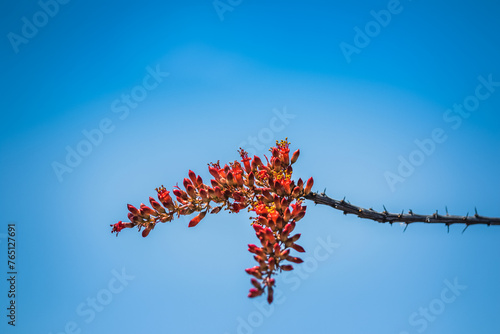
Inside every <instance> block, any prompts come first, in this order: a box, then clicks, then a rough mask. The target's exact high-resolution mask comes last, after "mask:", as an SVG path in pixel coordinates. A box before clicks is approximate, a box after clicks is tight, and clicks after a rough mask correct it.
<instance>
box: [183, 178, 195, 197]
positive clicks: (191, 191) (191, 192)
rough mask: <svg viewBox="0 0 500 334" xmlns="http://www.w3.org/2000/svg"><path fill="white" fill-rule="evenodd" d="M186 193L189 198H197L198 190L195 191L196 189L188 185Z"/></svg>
mask: <svg viewBox="0 0 500 334" xmlns="http://www.w3.org/2000/svg"><path fill="white" fill-rule="evenodd" d="M184 180H186V179H184ZM186 192H187V194H188V195H189V197H191V198H196V197H197V195H196V190H195V189H194V187H193V185H192V184H188V185H187V187H186Z"/></svg>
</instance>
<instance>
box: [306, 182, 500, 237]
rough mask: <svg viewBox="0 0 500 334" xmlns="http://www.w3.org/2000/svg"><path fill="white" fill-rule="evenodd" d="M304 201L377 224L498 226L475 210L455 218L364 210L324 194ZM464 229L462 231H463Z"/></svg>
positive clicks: (307, 197)
mask: <svg viewBox="0 0 500 334" xmlns="http://www.w3.org/2000/svg"><path fill="white" fill-rule="evenodd" d="M305 198H306V199H308V200H311V201H313V202H314V203H316V204H324V205H328V206H331V207H332V208H334V209H337V210H340V211H343V212H344V214H345V215H347V214H353V215H356V216H358V217H359V218H364V219H371V220H374V221H378V222H379V223H389V224H392V223H405V224H407V225H406V227H408V224H411V223H431V224H434V223H442V224H445V225H446V226H448V228H449V227H450V225H452V224H465V229H466V228H467V227H469V225H477V224H486V225H488V226H490V225H500V218H492V217H484V216H480V215H478V213H477V210H475V214H474V215H473V216H469V214H467V215H466V216H455V215H449V214H448V213H446V215H439V214H438V213H437V211H436V212H435V213H433V214H431V215H420V214H416V213H414V212H413V211H412V210H409V211H408V213H403V212H401V213H390V212H387V210H386V209H385V207H384V211H382V212H378V211H375V210H373V209H371V208H370V209H364V208H361V207H359V206H356V205H352V204H351V203H348V202H346V201H345V200H340V201H338V200H336V199H333V198H330V197H328V196H327V195H326V194H325V193H321V194H320V193H317V192H316V193H313V192H311V193H309V194H308V195H307V196H305ZM465 229H464V231H465Z"/></svg>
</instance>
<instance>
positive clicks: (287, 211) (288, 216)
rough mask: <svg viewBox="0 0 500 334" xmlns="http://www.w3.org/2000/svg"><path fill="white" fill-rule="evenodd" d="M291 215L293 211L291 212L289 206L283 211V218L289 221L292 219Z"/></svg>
mask: <svg viewBox="0 0 500 334" xmlns="http://www.w3.org/2000/svg"><path fill="white" fill-rule="evenodd" d="M291 216H292V213H291V212H290V208H289V207H287V208H286V209H285V212H284V213H283V220H284V221H285V222H288V221H289V220H290V217H291Z"/></svg>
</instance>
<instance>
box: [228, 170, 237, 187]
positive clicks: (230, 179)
mask: <svg viewBox="0 0 500 334" xmlns="http://www.w3.org/2000/svg"><path fill="white" fill-rule="evenodd" d="M227 183H228V184H229V185H230V186H234V185H235V184H236V183H235V181H234V175H233V173H232V172H229V173H227Z"/></svg>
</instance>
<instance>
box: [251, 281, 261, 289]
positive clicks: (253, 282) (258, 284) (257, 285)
mask: <svg viewBox="0 0 500 334" xmlns="http://www.w3.org/2000/svg"><path fill="white" fill-rule="evenodd" d="M250 282H252V285H253V286H254V287H255V288H256V289H257V290H262V286H261V285H260V283H259V281H257V280H256V279H255V278H252V279H250Z"/></svg>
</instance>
